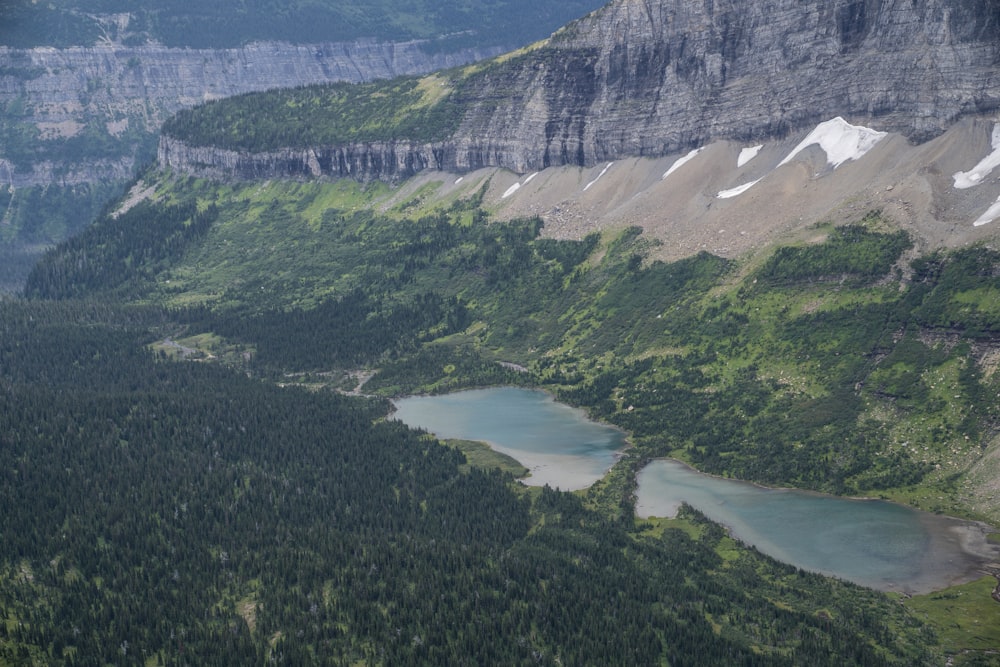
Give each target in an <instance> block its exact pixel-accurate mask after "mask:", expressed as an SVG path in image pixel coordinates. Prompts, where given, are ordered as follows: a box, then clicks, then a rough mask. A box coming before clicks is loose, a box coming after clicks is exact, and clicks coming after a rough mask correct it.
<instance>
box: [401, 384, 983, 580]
mask: <svg viewBox="0 0 1000 667" xmlns="http://www.w3.org/2000/svg"><path fill="white" fill-rule="evenodd" d="M395 406H396V412H395V414H394V417H395V418H396V419H398V420H400V421H402V422H403V423H405V424H407V425H408V426H411V427H414V428H422V429H424V430H426V431H429V432H430V433H433V434H434V435H435V436H436V437H438V438H442V439H462V440H478V441H482V442H485V443H487V444H488V445H489V446H490V447H492V448H493V449H494V450H496V451H499V452H502V453H504V454H507V455H509V456H511V457H513V458H515V459H517V460H518V461H519V462H520V463H521V464H522V465H524V466H525V467H526V468H528V469H529V470H530V474H529V476H527V477H525V478H524V479H523V480H522V482H523V483H524V484H528V485H533V486H542V485H545V484H548V485H549V486H551V487H554V488H560V489H562V490H564V491H572V490H579V489H585V488H587V487H589V486H590V485H591V484H593V483H594V482H596V481H597V480H598V479H600V478H601V477H603V476H604V474H605V473H606V472H607V471H608V470H609V469H610V468H611V467H612V466H613V465H614V463H615V461H616V460H617V459H618V457H619V456H620V454H621V452H622V451H623V450H624V448H625V447H626V446H627V444H628V443H627V440H626V436H625V434H624V433H623V432H622V431H620V430H618V429H616V428H613V427H611V426H607V425H605V424H599V423H596V422H593V421H591V420H589V419H588V418H587V416H586V414H585V413H584V412H583V411H582V410H578V409H575V408H571V407H569V406H567V405H563V404H561V403H558V402H557V401H555V400H554V399H553V398H552V397H551V396H549V395H548V394H546V393H544V392H541V391H535V390H530V389H519V388H513V387H495V388H489V389H476V390H470V391H462V392H457V393H454V394H444V395H439V396H412V397H407V398H402V399H398V400H396V401H395ZM682 503H687V504H688V505H690V506H691V507H694V508H695V509H697V510H699V511H700V512H702V513H703V514H704V515H705V516H707V517H708V518H710V519H712V520H713V521H716V522H718V523H720V524H723V525H724V526H726V527H727V529H728V530H729V532H730V534H731V535H732V536H733V537H735V538H737V539H739V540H741V541H743V542H745V543H747V544H751V545H753V546H754V547H756V548H757V549H758V550H760V551H761V552H763V553H766V554H768V555H770V556H772V557H774V558H776V559H778V560H780V561H783V562H786V563H789V564H791V565H794V566H796V567H800V568H802V569H804V570H809V571H813V572H819V573H822V574H825V575H829V576H833V577H838V578H840V579H845V580H847V581H852V582H854V583H857V584H860V585H862V586H867V587H869V588H874V589H877V590H882V591H898V592H901V593H908V594H920V593H927V592H930V591H934V590H939V589H942V588H946V587H948V586H952V585H956V584H960V583H964V582H967V581H972V580H974V579H977V578H979V577H981V576H982V570H981V569H980V568H981V567H982V566H983V565H984V564H985V563H987V562H996V561H998V560H1000V546H998V545H995V544H992V543H990V542H989V541H988V540H987V537H986V536H987V533H988V530H989V529H988V527H987V526H984V525H983V524H979V523H976V522H971V521H964V520H960V519H954V518H951V517H946V516H940V515H936V514H930V513H927V512H921V511H917V510H914V509H911V508H909V507H905V506H903V505H899V504H895V503H891V502H886V501H881V500H863V499H852V498H843V497H838V496H830V495H825V494H820V493H812V492H808V491H799V490H795V489H771V488H767V487H763V486H759V485H756V484H751V483H748V482H742V481H738V480H733V479H724V478H720V477H713V476H711V475H705V474H703V473H700V472H698V471H696V470H694V469H692V468H690V467H688V466H687V465H685V464H683V463H681V462H679V461H673V460H657V461H653V462H651V463H649V464H648V465H647V466H646V467H645V468H644V469H643V470H642V471H641V472H640V473H639V476H638V491H637V494H636V514H637V515H638V516H639V517H640V518H649V517H654V516H655V517H663V518H669V517H673V516H674V515H675V514H676V512H677V510H678V509H679V507H680V506H681V504H682Z"/></svg>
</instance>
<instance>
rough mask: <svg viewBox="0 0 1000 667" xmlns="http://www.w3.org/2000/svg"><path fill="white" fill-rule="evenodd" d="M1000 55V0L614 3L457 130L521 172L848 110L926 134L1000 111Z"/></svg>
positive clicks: (485, 89) (514, 73)
mask: <svg viewBox="0 0 1000 667" xmlns="http://www.w3.org/2000/svg"><path fill="white" fill-rule="evenodd" d="M998 65H1000V2H998V1H997V0H805V1H803V0H760V1H757V2H741V1H739V0H616V1H615V2H612V3H611V4H609V5H608V6H606V7H605V8H604V9H602V10H598V11H597V12H595V13H593V14H592V15H590V16H588V17H586V18H584V19H582V20H580V21H577V22H576V23H574V24H572V25H570V26H568V27H567V28H566V29H564V30H563V31H561V32H560V33H557V35H556V36H555V37H554V38H553V39H552V40H550V43H549V45H548V47H547V48H546V49H545V50H543V51H539V52H538V53H536V54H533V55H532V56H531V57H527V58H524V59H522V60H521V61H519V62H514V63H508V64H507V65H506V66H503V67H498V68H496V71H495V72H493V73H491V74H488V75H487V76H485V77H483V79H482V82H481V85H480V86H479V92H478V94H477V96H476V97H477V100H476V101H475V102H474V103H473V104H472V105H471V106H470V110H469V113H468V114H467V115H466V117H465V122H464V124H463V126H462V129H461V130H460V132H459V133H458V135H457V136H456V138H455V141H456V144H457V146H458V149H459V161H460V163H461V164H462V165H463V166H468V167H475V166H480V165H484V164H491V163H497V162H501V163H502V165H501V166H507V167H510V168H513V169H517V170H524V169H526V168H537V167H542V166H547V165H552V164H594V163H597V162H600V161H602V160H606V159H612V158H615V157H621V156H624V155H633V156H637V155H663V154H666V153H671V152H677V151H680V150H683V149H685V148H688V147H693V146H695V145H699V144H703V143H705V142H707V141H708V140H710V139H713V138H734V139H740V140H750V139H760V138H767V137H776V136H778V137H780V136H784V135H785V134H787V133H788V132H790V131H792V130H795V129H800V128H803V127H807V126H809V125H811V124H814V123H816V122H817V121H821V120H825V119H828V118H831V117H833V116H837V115H840V116H844V117H847V118H851V119H854V120H857V121H863V122H864V123H866V124H869V125H872V126H875V127H878V128H879V129H884V130H890V131H895V132H900V133H902V134H904V135H906V136H907V137H909V138H911V139H912V140H914V141H923V140H926V139H928V138H930V137H932V136H935V135H937V134H939V133H941V132H942V131H944V130H945V129H946V128H947V127H948V126H949V125H950V124H951V123H953V122H954V121H955V120H956V119H957V118H958V117H959V116H961V115H963V114H977V113H990V112H993V111H995V110H996V109H997V108H998V105H1000V67H998ZM498 91H504V93H505V94H498ZM507 94H509V96H507Z"/></svg>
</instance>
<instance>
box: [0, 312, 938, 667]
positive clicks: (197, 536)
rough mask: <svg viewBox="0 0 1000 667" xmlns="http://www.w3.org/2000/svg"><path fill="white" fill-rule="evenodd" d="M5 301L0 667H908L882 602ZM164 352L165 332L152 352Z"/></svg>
mask: <svg viewBox="0 0 1000 667" xmlns="http://www.w3.org/2000/svg"><path fill="white" fill-rule="evenodd" d="M173 318H174V314H173V313H168V312H166V311H163V310H162V309H159V308H156V307H119V306H106V305H100V304H96V303H93V302H86V301H76V300H73V301H62V302H51V301H45V302H3V303H0V328H2V330H3V335H2V336H0V369H2V370H0V402H2V409H0V447H2V451H3V461H4V464H3V466H2V468H0V506H2V507H3V512H2V514H0V545H2V547H0V619H3V623H0V664H12V665H13V664H53V665H61V664H65V665H77V664H79V665H104V664H168V665H174V664H176V665H180V664H191V663H196V664H234V665H235V664H239V665H247V664H265V663H273V662H279V663H285V664H331V665H341V664H357V663H358V662H359V661H362V662H365V663H369V664H529V663H531V664H557V663H559V664H621V665H637V664H658V663H661V662H663V661H667V662H668V663H669V664H677V665H682V664H707V663H712V664H736V663H740V664H804V663H809V664H831V665H832V664H837V665H843V664H918V663H921V662H925V661H929V660H930V658H931V654H929V653H928V652H927V648H926V647H927V646H928V642H929V640H930V639H931V638H932V635H931V634H930V631H929V630H928V629H926V628H922V627H921V626H920V625H919V624H918V623H917V622H916V621H915V620H914V619H913V618H912V617H910V616H909V615H908V614H907V612H906V611H905V610H904V609H903V608H902V607H900V605H899V604H898V603H896V602H893V601H890V600H888V599H887V598H884V597H883V596H882V595H880V594H877V593H874V592H870V591H865V590H863V589H860V588H857V587H854V586H849V585H844V584H839V583H836V582H833V581H830V580H826V579H824V578H822V577H819V576H817V575H810V574H805V573H802V572H799V571H796V570H795V569H794V568H790V567H787V566H782V565H779V564H776V563H775V562H773V561H771V560H769V559H766V558H764V557H761V556H759V555H758V554H756V553H755V552H753V551H749V550H746V549H741V548H737V547H736V546H735V545H734V544H733V543H732V542H731V541H730V540H728V538H726V537H725V536H724V534H723V533H722V531H721V529H719V528H718V527H717V526H715V525H711V524H708V523H707V522H705V521H704V520H703V519H701V518H700V517H699V516H698V515H697V514H695V513H690V512H689V513H688V514H687V515H686V518H685V519H683V520H679V521H677V522H674V523H673V524H671V525H670V526H669V527H666V528H662V527H661V528H659V529H653V527H652V526H648V525H641V526H638V527H634V526H633V525H632V522H631V521H630V520H629V521H616V520H613V519H611V518H609V517H608V516H606V515H605V514H603V513H601V512H599V511H595V510H594V509H590V508H588V507H587V504H586V503H585V502H583V501H582V500H581V499H580V498H578V497H576V496H574V495H571V494H566V493H559V492H555V491H551V490H548V489H542V490H541V491H540V492H535V493H527V492H526V491H525V490H524V489H523V488H522V489H519V488H517V486H516V485H514V484H513V483H512V480H511V479H510V478H509V477H505V476H503V475H501V474H500V473H497V472H488V471H481V470H478V469H475V468H472V469H470V468H468V467H466V466H464V465H463V460H464V459H463V456H462V455H461V454H460V453H459V452H457V451H456V450H453V449H449V448H446V447H444V446H442V445H440V444H438V443H436V442H435V441H433V440H430V439H428V438H427V437H425V436H423V435H421V434H419V433H417V432H413V431H410V430H407V429H406V428H404V427H403V426H402V425H400V424H399V423H398V422H393V421H385V420H384V419H382V417H383V416H384V415H385V413H386V410H387V407H386V404H385V403H384V402H382V401H381V400H376V399H361V398H346V397H341V396H339V395H337V394H335V393H333V392H330V391H308V390H305V389H301V388H295V387H286V388H279V387H277V386H275V385H274V384H273V383H270V382H262V381H258V380H255V379H252V378H248V377H247V376H246V374H244V373H243V372H239V371H237V370H233V369H229V368H226V367H223V366H221V365H217V364H206V363H193V362H191V363H174V362H169V361H165V360H164V359H163V358H161V357H159V356H158V355H157V354H155V353H153V352H152V351H150V349H149V348H148V346H147V345H146V344H147V343H148V342H150V340H152V339H153V338H155V336H154V335H151V333H150V332H155V331H161V330H162V329H163V327H166V326H170V323H171V322H172V321H173ZM156 335H158V334H156Z"/></svg>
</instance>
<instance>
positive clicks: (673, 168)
mask: <svg viewBox="0 0 1000 667" xmlns="http://www.w3.org/2000/svg"><path fill="white" fill-rule="evenodd" d="M703 150H705V147H704V146H702V147H701V148H696V149H694V150H693V151H691V152H690V153H688V154H687V155H685V156H684V157H682V158H677V161H676V162H674V163H673V164H672V165H670V169H667V170H666V171H665V172H663V176H661V177H660V180H661V181H662V180H663V179H665V178H666V177H667V176H669V175H670V174H672V173H674V172H675V171H677V170H678V169H680V168H681V167H682V166H683V165H684V164H685V163H687V162H689V161H691V160H692V159H694V156H695V155H697V154H698V153H700V152H702V151H703Z"/></svg>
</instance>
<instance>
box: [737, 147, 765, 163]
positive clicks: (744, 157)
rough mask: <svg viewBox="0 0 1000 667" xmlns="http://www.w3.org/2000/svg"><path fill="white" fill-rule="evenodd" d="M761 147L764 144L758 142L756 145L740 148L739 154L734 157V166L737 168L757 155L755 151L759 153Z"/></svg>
mask: <svg viewBox="0 0 1000 667" xmlns="http://www.w3.org/2000/svg"><path fill="white" fill-rule="evenodd" d="M763 147H764V144H760V145H758V146H750V147H749V148H744V149H743V150H741V151H740V156H739V157H738V158H736V168H737V169H739V168H740V167H742V166H743V165H745V164H746V163H747V162H749V161H750V160H752V159H754V158H755V157H757V153H759V152H760V149H761V148H763Z"/></svg>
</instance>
